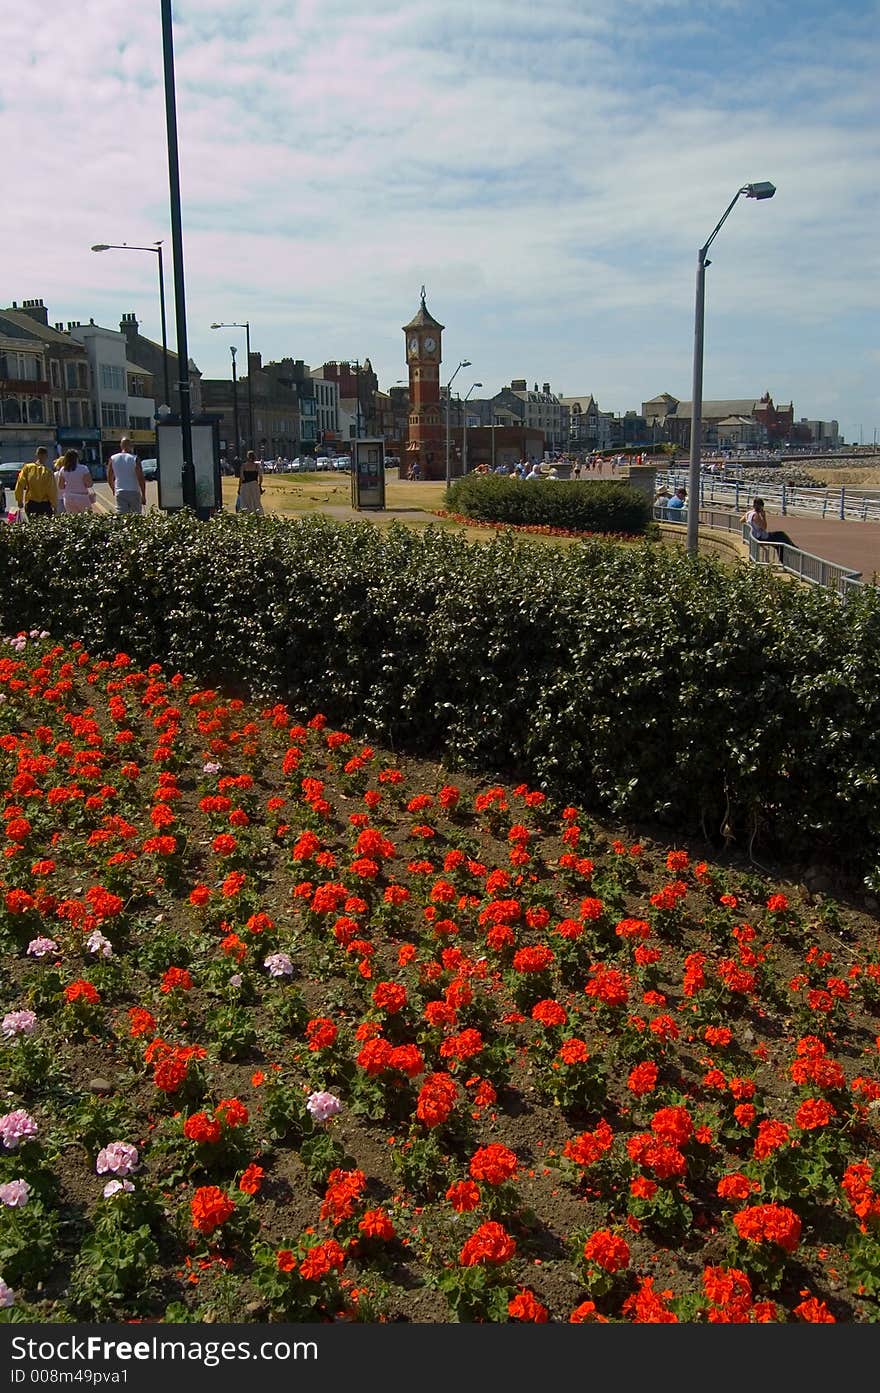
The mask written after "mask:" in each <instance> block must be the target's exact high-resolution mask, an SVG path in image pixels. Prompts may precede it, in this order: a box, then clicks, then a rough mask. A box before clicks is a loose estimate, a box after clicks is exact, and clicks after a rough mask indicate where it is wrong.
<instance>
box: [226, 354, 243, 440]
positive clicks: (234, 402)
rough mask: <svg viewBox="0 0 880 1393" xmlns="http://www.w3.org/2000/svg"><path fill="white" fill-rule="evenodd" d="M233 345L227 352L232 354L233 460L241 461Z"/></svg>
mask: <svg viewBox="0 0 880 1393" xmlns="http://www.w3.org/2000/svg"><path fill="white" fill-rule="evenodd" d="M236 351H237V350H236V348H235V345H234V344H230V346H229V352H230V353H231V354H232V429H233V432H234V434H235V458H236V459H237V460H240V459H241V435H240V434H239V429H238V379H237V377H236V374H235V354H236Z"/></svg>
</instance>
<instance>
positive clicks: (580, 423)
mask: <svg viewBox="0 0 880 1393" xmlns="http://www.w3.org/2000/svg"><path fill="white" fill-rule="evenodd" d="M559 400H560V402H561V403H562V405H563V406H565V407H567V408H568V439H569V447H570V448H571V449H572V450H575V451H584V450H598V449H599V448H600V447H599V405H598V402H597V401H596V399H595V397H594V396H592V394H590V395H589V396H586V397H560V398H559Z"/></svg>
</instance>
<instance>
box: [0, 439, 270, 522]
mask: <svg viewBox="0 0 880 1393" xmlns="http://www.w3.org/2000/svg"><path fill="white" fill-rule="evenodd" d="M236 464H238V465H239V467H238V468H237V469H236V473H237V475H238V494H237V497H236V502H235V511H236V512H237V513H239V512H240V513H262V511H263V501H262V493H263V461H262V460H259V459H257V457H256V454H255V452H254V451H253V450H248V452H247V456H246V458H245V460H244V462H243V463H240V462H239V461H236ZM107 483H108V485H109V487H110V490H111V492H112V494H113V501H114V504H115V510H116V512H117V513H123V514H125V513H128V514H136V515H137V514H140V513H143V512H144V510H145V508H146V506H147V481H146V479H145V477H144V471H143V468H142V467H141V462H140V460H139V459H138V457H137V455H136V454H135V453H134V452H133V451H132V449H131V441H130V440H128V439H127V438H125V439H123V440H121V441H120V447H119V450H118V452H117V453H116V454H115V455H111V456H110V458H109V460H108V461H107ZM14 495H15V507H14V508H12V509H8V508H7V498H6V490H5V488H4V487H3V486H2V485H0V517H4V518H5V519H6V521H7V522H18V521H20V520H21V518H22V517H25V518H39V517H53V516H54V515H55V514H56V513H89V512H91V511H92V509H93V508H94V506H95V504H96V502H97V495H96V494H95V484H94V480H93V479H92V475H91V472H90V470H89V468H88V465H87V464H85V463H84V462H83V461H82V460H81V459H80V457H79V451H77V450H66V451H65V453H64V454H63V455H59V456H58V458H57V459H56V460H55V461H54V463H53V464H50V463H49V451H48V450H47V449H46V447H45V446H43V445H41V446H40V447H39V449H38V450H37V451H36V454H35V456H34V458H33V459H32V460H31V461H30V463H29V464H25V465H23V466H22V468H21V469H20V470H19V473H18V478H17V479H16V481H15V489H14Z"/></svg>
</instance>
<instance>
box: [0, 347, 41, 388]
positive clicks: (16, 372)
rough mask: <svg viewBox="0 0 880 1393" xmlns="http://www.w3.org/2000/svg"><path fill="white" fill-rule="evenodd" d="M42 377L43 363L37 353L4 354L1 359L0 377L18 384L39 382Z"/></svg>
mask: <svg viewBox="0 0 880 1393" xmlns="http://www.w3.org/2000/svg"><path fill="white" fill-rule="evenodd" d="M42 376H43V368H42V363H41V362H40V359H39V358H38V357H37V356H36V354H35V353H4V354H3V355H2V357H0V377H6V378H12V379H13V380H14V381H16V382H39V381H40V380H41V378H42Z"/></svg>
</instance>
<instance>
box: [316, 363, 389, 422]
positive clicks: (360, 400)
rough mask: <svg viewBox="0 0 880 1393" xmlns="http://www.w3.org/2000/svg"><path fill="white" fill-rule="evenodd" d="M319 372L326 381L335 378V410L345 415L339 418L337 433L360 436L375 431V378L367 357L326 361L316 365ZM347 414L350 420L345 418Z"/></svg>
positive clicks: (376, 380)
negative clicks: (336, 407) (320, 365)
mask: <svg viewBox="0 0 880 1393" xmlns="http://www.w3.org/2000/svg"><path fill="white" fill-rule="evenodd" d="M320 374H321V376H322V377H323V378H324V380H325V381H327V382H335V383H336V388H337V391H338V394H339V410H340V413H341V415H344V416H345V417H346V420H345V421H344V422H343V421H342V420H341V419H340V435H341V436H342V437H343V439H344V440H354V439H355V438H357V439H360V438H361V437H362V436H375V435H376V434H378V430H377V423H376V393H377V392H378V390H379V379H378V377H377V376H376V374H375V372H374V371H373V365H372V363H371V362H370V360H369V358H365V359H364V361H363V362H362V363H361V362H360V361H359V360H355V361H354V362H352V361H350V360H346V361H343V362H336V361H330V362H327V363H324V364H323V366H322V367H321V368H320ZM349 417H351V418H352V419H351V420H348V419H347V418H349Z"/></svg>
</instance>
